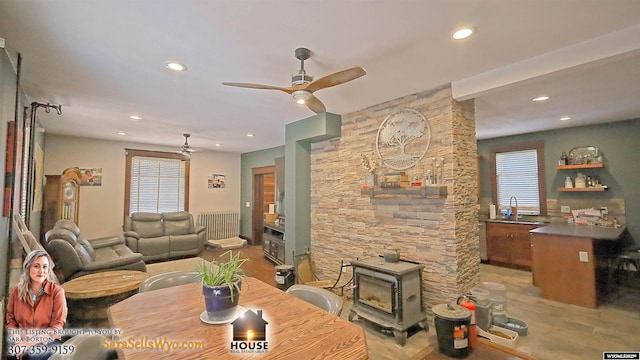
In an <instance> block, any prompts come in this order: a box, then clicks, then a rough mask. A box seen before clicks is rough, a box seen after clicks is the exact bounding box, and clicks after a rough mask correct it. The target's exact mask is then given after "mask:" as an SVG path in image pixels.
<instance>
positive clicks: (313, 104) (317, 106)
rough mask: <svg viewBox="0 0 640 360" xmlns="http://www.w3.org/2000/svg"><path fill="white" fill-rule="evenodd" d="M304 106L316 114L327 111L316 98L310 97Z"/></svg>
mask: <svg viewBox="0 0 640 360" xmlns="http://www.w3.org/2000/svg"><path fill="white" fill-rule="evenodd" d="M304 103H305V105H307V107H308V108H309V109H310V110H311V111H313V112H314V113H316V114H320V113H323V112H326V111H327V108H326V107H325V106H324V104H323V103H322V101H320V100H319V99H318V98H317V97H315V96H313V95H311V97H310V98H309V99H308V100H306V101H305V102H304Z"/></svg>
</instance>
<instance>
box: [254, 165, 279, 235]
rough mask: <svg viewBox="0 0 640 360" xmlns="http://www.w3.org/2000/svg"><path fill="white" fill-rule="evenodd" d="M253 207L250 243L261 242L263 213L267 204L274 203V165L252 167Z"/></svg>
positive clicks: (266, 210) (267, 207)
mask: <svg viewBox="0 0 640 360" xmlns="http://www.w3.org/2000/svg"><path fill="white" fill-rule="evenodd" d="M252 173H253V195H252V197H253V207H252V208H251V238H252V241H251V245H260V244H262V233H263V232H264V227H263V217H264V213H266V212H269V204H275V201H276V184H275V179H276V177H275V173H276V167H275V166H263V167H258V168H253V169H252Z"/></svg>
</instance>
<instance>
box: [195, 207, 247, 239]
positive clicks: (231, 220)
mask: <svg viewBox="0 0 640 360" xmlns="http://www.w3.org/2000/svg"><path fill="white" fill-rule="evenodd" d="M198 225H202V226H205V227H206V228H207V239H208V240H219V239H227V238H231V237H235V236H238V234H240V212H239V211H207V212H202V213H199V214H198Z"/></svg>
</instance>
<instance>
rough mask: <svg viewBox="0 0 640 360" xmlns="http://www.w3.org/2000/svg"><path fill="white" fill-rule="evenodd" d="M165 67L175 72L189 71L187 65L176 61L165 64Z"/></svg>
mask: <svg viewBox="0 0 640 360" xmlns="http://www.w3.org/2000/svg"><path fill="white" fill-rule="evenodd" d="M164 66H166V67H167V68H168V69H171V70H174V71H187V65H185V64H183V63H179V62H175V61H170V62H168V63H166V64H164Z"/></svg>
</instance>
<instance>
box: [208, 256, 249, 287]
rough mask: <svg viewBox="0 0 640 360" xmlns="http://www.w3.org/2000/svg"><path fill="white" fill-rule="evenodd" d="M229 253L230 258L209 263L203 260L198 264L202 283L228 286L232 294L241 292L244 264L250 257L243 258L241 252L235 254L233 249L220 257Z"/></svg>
mask: <svg viewBox="0 0 640 360" xmlns="http://www.w3.org/2000/svg"><path fill="white" fill-rule="evenodd" d="M226 255H229V260H227V261H226V262H225V261H215V260H214V261H212V262H211V263H210V264H207V263H206V262H205V261H202V262H201V263H200V264H198V268H197V271H198V273H200V277H201V278H202V285H207V286H225V285H226V286H228V287H229V289H230V290H231V296H232V297H233V292H234V291H237V292H240V283H239V280H242V279H243V278H245V277H246V276H245V274H244V271H242V265H244V263H246V262H247V261H249V259H241V258H240V252H237V253H236V254H235V255H234V254H233V252H232V251H231V250H229V251H227V252H225V253H224V254H222V255H220V256H219V257H224V256H226Z"/></svg>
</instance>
